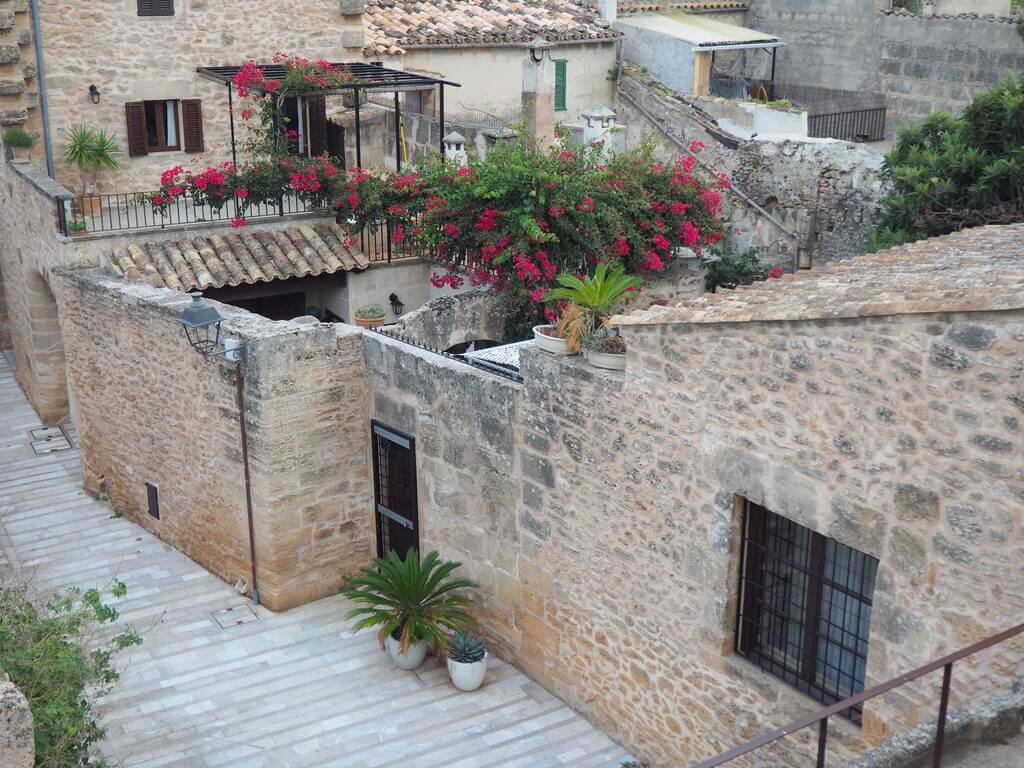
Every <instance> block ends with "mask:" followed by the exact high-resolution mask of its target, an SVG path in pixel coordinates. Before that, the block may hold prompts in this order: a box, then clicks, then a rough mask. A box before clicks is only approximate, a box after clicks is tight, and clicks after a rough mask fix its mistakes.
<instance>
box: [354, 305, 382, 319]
mask: <svg viewBox="0 0 1024 768" xmlns="http://www.w3.org/2000/svg"><path fill="white" fill-rule="evenodd" d="M355 316H356V317H358V318H359V319H360V320H376V319H377V318H379V317H384V307H383V306H381V305H380V304H367V305H366V306H365V307H358V308H357V309H356V314H355Z"/></svg>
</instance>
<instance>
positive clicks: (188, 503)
mask: <svg viewBox="0 0 1024 768" xmlns="http://www.w3.org/2000/svg"><path fill="white" fill-rule="evenodd" d="M56 283H57V287H56V293H57V298H58V301H59V303H60V313H61V328H62V330H63V334H64V343H65V348H66V350H67V363H68V365H67V368H68V381H69V383H70V386H71V390H72V392H73V394H74V398H75V403H76V406H77V413H78V429H79V438H80V444H81V452H82V471H83V476H84V485H85V488H86V490H87V491H88V492H89V493H90V494H93V495H95V496H98V497H100V498H104V499H106V500H108V501H109V503H110V504H111V506H113V508H114V509H115V510H117V511H118V512H121V513H123V514H125V515H127V516H129V517H130V518H131V519H133V520H135V521H136V522H138V523H140V524H141V525H143V526H144V527H146V528H147V529H149V530H151V531H153V532H154V533H156V534H157V535H158V536H160V537H161V538H162V539H164V540H165V541H167V542H168V543H170V544H171V545H173V546H175V547H176V548H178V549H180V550H181V551H183V552H184V553H185V554H187V555H188V556H189V557H191V558H192V559H193V560H195V561H196V562H198V563H200V564H201V565H203V566H204V567H206V568H208V569H210V570H211V571H213V572H214V573H216V574H217V575H218V576H220V577H222V578H223V579H224V580H225V581H227V582H228V583H231V584H234V583H236V582H238V581H240V580H244V581H246V582H249V581H251V580H250V578H249V572H250V566H249V563H250V560H249V540H248V525H247V522H246V506H245V485H244V471H243V469H244V468H243V465H242V455H241V437H240V431H239V420H238V405H237V402H236V394H235V369H234V366H232V365H230V364H228V363H227V362H225V361H224V360H223V359H222V358H214V359H211V360H209V361H204V360H203V358H202V356H201V355H199V354H198V353H197V352H196V351H195V350H193V349H192V348H191V347H190V346H189V345H188V342H187V341H186V339H185V337H184V334H183V333H182V332H181V328H180V326H179V325H178V324H177V322H176V321H175V317H176V316H177V314H178V313H180V311H181V310H182V309H183V308H184V306H185V304H186V302H187V301H189V299H188V297H186V296H184V295H183V294H181V293H179V292H176V291H171V290H168V289H154V288H150V287H148V286H144V285H139V284H127V283H124V282H123V281H121V280H118V279H114V278H111V277H109V276H107V275H106V274H105V273H102V272H100V271H97V270H88V269H87V270H68V271H66V272H64V273H62V274H61V275H60V276H58V277H57V279H56ZM218 308H219V309H220V310H221V312H222V313H223V314H224V315H226V316H227V317H228V320H227V321H225V333H226V334H231V335H232V336H236V337H238V338H240V339H241V340H242V341H243V343H244V345H245V355H244V359H243V362H242V363H241V373H242V378H243V383H244V390H245V418H246V429H247V431H248V444H249V452H250V469H251V476H252V494H253V515H254V521H255V526H254V532H255V540H256V553H257V579H258V582H259V588H260V596H261V599H262V601H263V602H264V603H265V604H266V605H267V606H269V607H270V608H272V609H274V610H282V609H285V608H289V607H291V606H294V605H297V604H300V603H304V602H308V601H310V600H313V599H316V598H319V597H325V596H327V595H330V594H333V593H335V592H336V591H337V589H338V587H339V586H340V584H341V582H342V579H343V578H344V576H345V575H346V574H348V573H350V572H352V571H353V570H354V569H355V568H356V567H357V566H358V565H361V564H363V563H365V562H366V560H367V559H368V557H369V554H370V546H371V536H372V534H371V531H370V527H369V520H370V517H369V512H370V503H371V502H370V496H371V490H370V471H369V449H368V437H367V423H366V420H365V418H364V416H365V412H366V380H365V374H364V372H363V363H362V347H361V343H360V333H359V332H358V331H357V330H355V329H352V328H349V327H347V326H333V325H329V324H327V325H323V324H317V323H312V324H305V323H300V322H288V323H283V322H282V323H274V322H271V321H269V320H265V319H263V318H260V317H257V316H255V315H252V314H249V313H247V312H244V311H242V310H238V309H235V308H233V307H227V306H225V305H218ZM147 483H151V484H153V485H155V486H156V487H157V488H158V492H159V500H160V518H159V519H156V518H154V517H152V516H150V514H148V504H147V487H146V484H147Z"/></svg>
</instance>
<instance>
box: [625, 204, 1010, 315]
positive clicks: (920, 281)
mask: <svg viewBox="0 0 1024 768" xmlns="http://www.w3.org/2000/svg"><path fill="white" fill-rule="evenodd" d="M1009 309H1024V224H1010V225H1005V226H988V227H978V228H976V229H968V230H964V231H962V232H957V233H955V234H952V235H944V236H942V237H933V238H931V239H929V240H922V241H920V242H917V243H911V244H909V245H902V246H899V247H897V248H891V249H889V250H887V251H881V252H879V253H873V254H868V255H866V256H858V257H857V258H854V259H848V260H845V261H840V262H836V263H833V264H829V265H827V266H824V267H821V268H820V269H813V270H811V271H808V272H799V273H797V274H794V275H785V276H784V277H783V278H782V279H780V280H769V281H767V282H763V283H756V284H754V285H749V286H743V287H741V288H738V289H736V290H731V291H730V290H725V291H719V292H718V293H709V294H705V295H704V296H702V297H700V298H699V299H691V300H689V301H686V302H683V303H681V304H678V305H676V306H670V307H651V308H650V309H645V310H641V311H638V312H634V313H632V314H629V315H621V316H619V317H616V318H613V319H614V321H615V322H616V323H619V324H620V325H641V324H649V325H655V324H662V323H743V322H758V321H784V320H820V319H829V318H851V317H877V316H884V315H906V314H919V313H930V312H982V311H993V310H1009Z"/></svg>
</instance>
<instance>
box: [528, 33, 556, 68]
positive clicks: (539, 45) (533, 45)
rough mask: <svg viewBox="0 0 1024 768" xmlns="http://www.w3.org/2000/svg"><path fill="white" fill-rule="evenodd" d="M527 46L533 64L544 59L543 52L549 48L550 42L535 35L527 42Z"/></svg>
mask: <svg viewBox="0 0 1024 768" xmlns="http://www.w3.org/2000/svg"><path fill="white" fill-rule="evenodd" d="M527 47H528V48H529V49H530V60H531V61H533V63H534V64H540V63H541V62H542V61H544V54H545V53H546V52H548V51H550V50H551V43H549V42H548V41H547V40H545V39H544V38H543V37H535V38H533V40H532V41H530V42H529V43H527Z"/></svg>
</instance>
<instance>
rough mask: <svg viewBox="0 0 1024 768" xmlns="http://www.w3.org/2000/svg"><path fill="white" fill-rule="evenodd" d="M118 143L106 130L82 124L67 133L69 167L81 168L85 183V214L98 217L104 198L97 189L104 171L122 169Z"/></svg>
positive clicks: (80, 171)
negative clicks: (99, 176)
mask: <svg viewBox="0 0 1024 768" xmlns="http://www.w3.org/2000/svg"><path fill="white" fill-rule="evenodd" d="M119 153H120V150H119V149H118V146H117V142H116V141H114V137H113V136H111V135H110V134H109V133H107V131H106V130H105V129H104V128H91V127H89V126H87V125H78V126H75V127H74V128H71V129H70V130H68V131H67V140H66V141H65V143H64V162H65V164H67V165H69V166H71V167H73V168H77V169H78V173H79V176H80V177H81V180H82V214H83V215H84V216H89V217H91V216H96V215H98V214H99V212H100V208H101V206H102V201H103V199H102V198H101V197H99V195H98V194H97V189H96V178H97V176H98V175H99V172H100V171H116V170H117V169H118V168H120V167H121V164H120V162H118V160H117V155H118V154H119Z"/></svg>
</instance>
